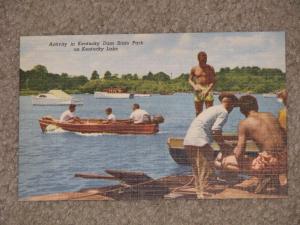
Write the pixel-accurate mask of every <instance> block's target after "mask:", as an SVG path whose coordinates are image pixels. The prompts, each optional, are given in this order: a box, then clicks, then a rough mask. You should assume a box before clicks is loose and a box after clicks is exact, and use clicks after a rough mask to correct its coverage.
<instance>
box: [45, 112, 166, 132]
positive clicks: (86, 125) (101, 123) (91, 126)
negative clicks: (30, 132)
mask: <svg viewBox="0 0 300 225" xmlns="http://www.w3.org/2000/svg"><path fill="white" fill-rule="evenodd" d="M159 119H160V120H159ZM162 122H163V118H162V119H161V118H157V120H153V122H151V123H140V124H134V123H130V122H128V120H117V121H115V122H111V123H108V122H107V121H105V120H101V119H80V120H79V121H74V122H60V121H59V120H57V119H54V118H52V117H51V116H45V117H42V118H41V119H39V123H40V127H41V130H42V132H47V131H51V130H55V129H57V128H61V129H63V130H66V131H71V132H80V133H112V134H155V133H157V132H158V131H159V123H162Z"/></svg>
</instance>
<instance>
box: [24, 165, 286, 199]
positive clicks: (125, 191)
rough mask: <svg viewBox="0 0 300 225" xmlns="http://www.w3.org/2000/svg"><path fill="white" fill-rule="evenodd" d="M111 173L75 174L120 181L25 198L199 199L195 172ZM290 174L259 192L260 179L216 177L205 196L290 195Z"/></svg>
mask: <svg viewBox="0 0 300 225" xmlns="http://www.w3.org/2000/svg"><path fill="white" fill-rule="evenodd" d="M106 172H107V174H109V175H101V174H75V177H81V178H84V179H114V180H119V181H120V184H118V185H111V186H106V187H95V188H85V189H81V190H79V191H77V192H62V193H55V194H47V195H38V196H31V197H26V198H23V199H21V201H58V200H100V201H112V200H138V199H180V198H182V199H197V197H196V190H195V188H194V182H193V176H192V175H180V176H178V175H176V176H175V175H174V176H166V177H162V178H159V179H153V178H151V177H150V176H148V175H147V174H145V173H143V172H127V171H120V170H107V171H106ZM285 180H286V177H285V176H281V178H280V185H281V186H280V190H274V189H273V190H272V189H270V190H265V191H264V192H263V193H262V194H255V193H254V192H253V190H254V189H255V187H256V186H257V183H258V179H257V178H256V177H252V178H251V179H248V180H237V181H236V183H234V184H233V183H231V184H229V183H227V182H224V181H219V182H218V181H214V182H212V183H209V185H208V186H207V187H206V189H205V199H232V198H234V199H238V198H286V197H287V184H286V183H285Z"/></svg>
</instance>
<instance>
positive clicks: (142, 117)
mask: <svg viewBox="0 0 300 225" xmlns="http://www.w3.org/2000/svg"><path fill="white" fill-rule="evenodd" d="M132 111H133V112H132V113H131V114H130V117H129V118H130V121H131V122H133V123H135V124H139V123H149V122H150V115H149V113H148V112H146V111H145V110H143V109H140V105H139V104H137V103H135V104H133V106H132Z"/></svg>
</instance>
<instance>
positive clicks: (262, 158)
mask: <svg viewBox="0 0 300 225" xmlns="http://www.w3.org/2000/svg"><path fill="white" fill-rule="evenodd" d="M285 74H286V65H285V33H284V32H226V33H166V34H111V35H57V36H24V37H21V38H20V120H19V121H20V124H19V176H18V178H19V185H18V189H19V199H20V200H23V201H53V200H106V201H110V200H137V199H165V200H168V199H195V200H197V199H227V198H284V197H287V193H288V191H287V190H288V188H287V187H288V181H287V126H286V124H287V122H286V121H287V119H286V118H287V108H286V103H287V96H288V95H287V91H286V81H285Z"/></svg>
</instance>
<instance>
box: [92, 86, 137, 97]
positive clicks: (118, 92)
mask: <svg viewBox="0 0 300 225" xmlns="http://www.w3.org/2000/svg"><path fill="white" fill-rule="evenodd" d="M94 97H95V98H113V99H114V98H116V99H123V98H124V99H126V98H134V94H131V93H126V92H125V91H124V90H123V89H122V88H107V89H105V90H104V91H96V92H94Z"/></svg>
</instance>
